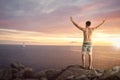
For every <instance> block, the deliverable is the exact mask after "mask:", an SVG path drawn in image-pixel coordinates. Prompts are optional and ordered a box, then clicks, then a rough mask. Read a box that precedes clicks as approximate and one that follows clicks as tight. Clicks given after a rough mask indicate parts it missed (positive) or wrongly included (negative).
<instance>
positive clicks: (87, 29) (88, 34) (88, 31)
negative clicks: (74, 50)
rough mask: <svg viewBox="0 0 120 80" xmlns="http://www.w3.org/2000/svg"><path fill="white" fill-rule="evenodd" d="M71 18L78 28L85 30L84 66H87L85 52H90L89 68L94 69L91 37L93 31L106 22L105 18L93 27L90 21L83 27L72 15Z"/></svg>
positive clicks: (83, 46)
mask: <svg viewBox="0 0 120 80" xmlns="http://www.w3.org/2000/svg"><path fill="white" fill-rule="evenodd" d="M70 20H71V21H72V23H73V24H74V25H75V26H76V27H77V28H78V29H80V30H81V31H83V36H84V39H83V45H82V64H83V67H84V68H85V54H86V53H88V55H89V67H88V68H89V69H92V68H93V67H92V39H91V36H92V32H93V30H95V29H97V28H98V27H100V26H101V25H102V24H103V23H104V22H105V20H103V21H102V23H101V24H99V25H98V26H96V27H93V28H91V27H90V25H91V22H90V21H86V27H85V28H83V27H81V26H79V25H78V24H76V23H75V22H74V21H73V19H72V17H70Z"/></svg>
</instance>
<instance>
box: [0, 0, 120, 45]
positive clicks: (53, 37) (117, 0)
mask: <svg viewBox="0 0 120 80" xmlns="http://www.w3.org/2000/svg"><path fill="white" fill-rule="evenodd" d="M119 4H120V0H109V1H107V0H92V1H90V0H49V1H48V0H18V1H16V0H12V1H9V0H1V1H0V10H1V11H0V43H1V44H21V43H22V42H26V43H27V44H42V45H60V44H62V45H64V44H66V45H80V44H81V43H82V37H83V36H82V32H81V31H79V30H78V29H77V28H75V27H74V25H73V24H72V23H71V22H70V20H69V17H70V16H73V18H74V20H75V21H76V22H77V23H78V24H79V25H81V26H83V27H84V23H85V21H87V20H90V21H91V22H92V27H94V26H96V25H98V24H99V23H100V22H101V21H102V20H103V19H104V18H106V19H107V21H106V22H105V24H104V25H102V26H101V28H99V29H98V30H96V31H95V32H94V34H93V42H94V43H95V44H97V45H112V44H116V43H115V42H116V41H120V15H119V14H120V5H119ZM108 40H109V41H108ZM116 45H117V44H116Z"/></svg>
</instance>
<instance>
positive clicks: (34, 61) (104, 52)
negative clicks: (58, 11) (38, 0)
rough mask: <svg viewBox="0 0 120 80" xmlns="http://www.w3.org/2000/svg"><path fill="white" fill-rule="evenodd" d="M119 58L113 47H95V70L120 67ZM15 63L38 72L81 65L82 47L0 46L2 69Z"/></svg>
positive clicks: (0, 64)
mask: <svg viewBox="0 0 120 80" xmlns="http://www.w3.org/2000/svg"><path fill="white" fill-rule="evenodd" d="M86 57H87V55H86ZM119 57H120V49H116V48H114V47H112V46H93V66H94V67H95V68H102V69H104V68H111V67H113V66H120V58H119ZM13 62H19V63H22V64H24V65H26V66H29V67H32V68H35V69H36V70H44V69H61V68H64V67H66V66H68V65H81V46H54V45H52V46H51V45H25V46H23V45H0V68H5V67H8V66H9V65H10V64H11V63H13ZM86 65H87V64H86Z"/></svg>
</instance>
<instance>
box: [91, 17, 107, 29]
mask: <svg viewBox="0 0 120 80" xmlns="http://www.w3.org/2000/svg"><path fill="white" fill-rule="evenodd" d="M105 21H106V20H105V19H104V20H103V21H102V23H100V24H99V25H98V26H96V27H93V28H92V29H93V30H94V29H97V28H98V27H100V26H101V25H102V24H104V22H105Z"/></svg>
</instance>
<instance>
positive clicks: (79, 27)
mask: <svg viewBox="0 0 120 80" xmlns="http://www.w3.org/2000/svg"><path fill="white" fill-rule="evenodd" d="M70 20H71V22H72V23H73V24H74V25H75V26H76V27H77V28H78V29H80V30H83V28H82V27H81V26H78V25H77V24H76V23H75V22H74V21H73V18H72V17H70Z"/></svg>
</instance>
